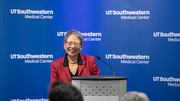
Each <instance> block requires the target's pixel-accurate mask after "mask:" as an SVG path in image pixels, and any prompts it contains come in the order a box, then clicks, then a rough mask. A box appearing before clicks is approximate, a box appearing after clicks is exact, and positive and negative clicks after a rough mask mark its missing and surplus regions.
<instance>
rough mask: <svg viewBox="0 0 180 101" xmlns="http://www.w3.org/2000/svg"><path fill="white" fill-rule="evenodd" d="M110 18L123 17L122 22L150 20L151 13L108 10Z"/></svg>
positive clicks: (107, 13)
mask: <svg viewBox="0 0 180 101" xmlns="http://www.w3.org/2000/svg"><path fill="white" fill-rule="evenodd" d="M106 15H108V16H110V15H111V16H121V20H149V18H150V11H142V10H136V11H135V10H134V11H128V10H120V11H119V10H106Z"/></svg>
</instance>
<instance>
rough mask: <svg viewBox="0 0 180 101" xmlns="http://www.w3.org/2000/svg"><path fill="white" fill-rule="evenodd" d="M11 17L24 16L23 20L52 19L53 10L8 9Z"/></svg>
mask: <svg viewBox="0 0 180 101" xmlns="http://www.w3.org/2000/svg"><path fill="white" fill-rule="evenodd" d="M10 13H11V14H12V15H15V14H18V15H24V18H25V19H53V14H54V11H53V10H44V9H42V10H32V9H26V10H22V9H10Z"/></svg>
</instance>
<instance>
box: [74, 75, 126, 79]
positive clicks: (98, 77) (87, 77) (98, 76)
mask: <svg viewBox="0 0 180 101" xmlns="http://www.w3.org/2000/svg"><path fill="white" fill-rule="evenodd" d="M71 79H72V80H127V78H126V77H120V76H107V75H90V76H75V77H72V78H71Z"/></svg>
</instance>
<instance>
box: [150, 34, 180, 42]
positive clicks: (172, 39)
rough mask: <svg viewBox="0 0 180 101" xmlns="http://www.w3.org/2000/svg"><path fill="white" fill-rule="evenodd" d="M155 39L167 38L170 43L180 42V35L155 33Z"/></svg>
mask: <svg viewBox="0 0 180 101" xmlns="http://www.w3.org/2000/svg"><path fill="white" fill-rule="evenodd" d="M153 37H154V38H167V41H168V42H180V33H174V32H168V33H165V32H153Z"/></svg>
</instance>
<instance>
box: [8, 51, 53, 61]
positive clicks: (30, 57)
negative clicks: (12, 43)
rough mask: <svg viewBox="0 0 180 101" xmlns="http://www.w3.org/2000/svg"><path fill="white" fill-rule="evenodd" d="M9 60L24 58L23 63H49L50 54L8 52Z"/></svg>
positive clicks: (51, 56) (50, 59) (51, 59)
mask: <svg viewBox="0 0 180 101" xmlns="http://www.w3.org/2000/svg"><path fill="white" fill-rule="evenodd" d="M10 59H11V60H24V63H51V62H52V61H53V55H52V54H29V53H28V54H10Z"/></svg>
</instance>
